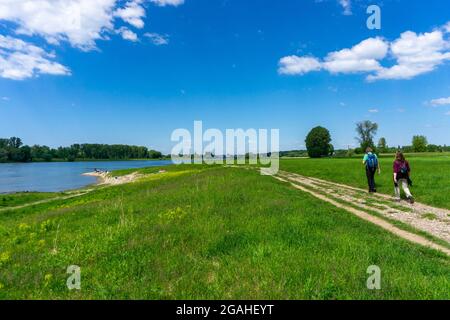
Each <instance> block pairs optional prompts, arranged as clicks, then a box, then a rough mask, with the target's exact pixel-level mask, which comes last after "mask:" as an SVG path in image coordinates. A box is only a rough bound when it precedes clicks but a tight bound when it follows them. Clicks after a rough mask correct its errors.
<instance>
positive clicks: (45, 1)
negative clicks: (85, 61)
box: [0, 0, 184, 80]
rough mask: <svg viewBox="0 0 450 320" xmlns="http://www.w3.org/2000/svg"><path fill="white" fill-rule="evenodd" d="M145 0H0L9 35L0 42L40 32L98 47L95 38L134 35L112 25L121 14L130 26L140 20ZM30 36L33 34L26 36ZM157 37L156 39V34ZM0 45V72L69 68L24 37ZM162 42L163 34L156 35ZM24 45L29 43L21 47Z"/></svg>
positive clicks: (56, 40) (51, 39)
mask: <svg viewBox="0 0 450 320" xmlns="http://www.w3.org/2000/svg"><path fill="white" fill-rule="evenodd" d="M146 1H148V0H127V1H126V2H125V1H123V0H0V22H2V21H6V22H9V24H7V25H5V26H6V27H7V28H8V32H9V34H11V36H9V37H7V38H5V37H3V38H2V45H3V46H5V45H6V43H7V42H8V43H12V42H14V41H20V40H19V38H17V37H22V38H24V37H30V38H29V39H30V40H29V41H35V40H36V39H35V37H36V36H38V37H42V38H44V39H45V40H46V41H47V43H48V44H50V45H53V46H56V45H59V44H60V43H61V42H68V43H70V45H71V46H72V47H75V48H78V49H81V50H83V51H89V50H95V49H97V41H98V40H108V39H110V37H109V35H111V34H120V35H121V36H122V38H123V39H125V40H129V41H138V40H139V39H138V35H137V34H136V33H135V32H134V31H132V30H130V28H126V27H120V28H119V27H118V26H116V25H117V23H118V22H119V21H120V20H123V21H124V22H125V23H127V24H129V25H130V27H134V28H137V29H142V28H143V27H144V25H145V23H144V18H145V17H146V10H145V8H144V4H145V2H146ZM151 2H152V3H154V4H156V5H158V6H166V5H172V6H178V5H180V4H183V3H184V0H151ZM32 36H33V38H31V37H32ZM155 41H158V40H155ZM15 43H16V47H13V48H8V50H6V48H3V49H2V50H1V51H0V59H1V60H0V61H1V64H0V68H1V70H0V72H1V73H0V77H4V78H10V79H17V80H19V79H26V78H28V77H32V76H35V75H37V74H40V73H41V74H42V73H47V74H70V71H69V69H68V68H66V67H64V66H62V65H61V64H58V63H56V62H53V61H51V60H52V59H54V58H55V57H54V55H53V54H50V53H47V52H45V50H43V49H40V48H39V47H38V46H36V45H33V44H31V43H26V42H23V43H25V45H23V46H22V47H21V46H20V45H18V43H19V42H15ZM159 43H160V44H165V43H164V40H159ZM24 46H28V47H26V48H25V47H24Z"/></svg>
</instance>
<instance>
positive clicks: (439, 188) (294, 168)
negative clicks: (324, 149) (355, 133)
mask: <svg viewBox="0 0 450 320" xmlns="http://www.w3.org/2000/svg"><path fill="white" fill-rule="evenodd" d="M408 161H409V162H410V165H411V169H412V175H411V178H412V180H413V187H412V188H411V192H412V193H413V195H414V197H415V198H416V200H417V201H419V202H423V203H426V204H429V205H432V206H436V207H442V208H447V209H450V197H449V194H450V155H448V154H446V153H444V154H434V155H429V156H424V155H419V156H410V157H408ZM380 164H381V171H382V172H381V175H378V174H377V175H376V177H375V179H376V183H377V190H378V192H381V193H385V194H390V195H393V193H394V185H393V173H392V165H393V158H391V157H389V158H386V157H381V158H380ZM280 168H281V170H285V171H290V172H294V173H299V174H302V175H305V176H310V177H316V178H321V179H325V180H330V181H334V182H338V183H343V184H347V185H350V186H354V187H359V188H367V179H366V175H365V169H364V166H363V165H362V157H361V159H354V158H351V159H345V158H343V159H282V160H281V164H280Z"/></svg>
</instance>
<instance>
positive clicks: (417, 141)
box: [412, 136, 428, 152]
mask: <svg viewBox="0 0 450 320" xmlns="http://www.w3.org/2000/svg"><path fill="white" fill-rule="evenodd" d="M427 146H428V141H427V138H426V137H425V136H414V137H413V139H412V147H413V149H414V152H426V151H427Z"/></svg>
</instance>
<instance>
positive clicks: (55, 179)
mask: <svg viewBox="0 0 450 320" xmlns="http://www.w3.org/2000/svg"><path fill="white" fill-rule="evenodd" d="M169 164H172V161H171V160H161V161H150V160H132V161H92V162H90V161H86V162H32V163H0V193H11V192H20V191H39V192H57V191H65V190H71V189H77V188H81V187H84V186H87V185H89V184H93V183H95V182H96V178H95V177H88V176H83V175H82V174H83V173H86V172H92V171H94V170H95V169H99V170H107V171H112V170H118V169H131V168H144V167H152V166H165V165H169Z"/></svg>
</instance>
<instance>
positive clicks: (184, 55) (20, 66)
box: [0, 0, 450, 152]
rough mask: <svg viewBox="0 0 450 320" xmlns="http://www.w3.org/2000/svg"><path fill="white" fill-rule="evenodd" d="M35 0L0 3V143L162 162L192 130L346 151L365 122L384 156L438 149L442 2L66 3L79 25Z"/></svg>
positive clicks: (445, 63)
mask: <svg viewBox="0 0 450 320" xmlns="http://www.w3.org/2000/svg"><path fill="white" fill-rule="evenodd" d="M45 1H47V2H49V3H50V7H51V6H52V5H53V6H54V7H53V9H52V10H49V9H46V10H47V11H45V10H44V9H41V8H34V9H33V10H35V11H34V12H30V11H26V10H22V9H21V8H18V6H16V7H15V8H13V9H11V8H8V7H7V6H8V4H2V3H1V2H0V35H1V38H0V97H1V99H0V136H1V137H9V136H19V137H21V138H22V139H23V140H24V142H25V143H27V144H30V145H31V144H46V145H50V146H54V147H56V146H59V145H70V144H72V143H75V142H77V143H85V142H98V143H111V144H112V143H124V144H138V145H145V146H149V147H152V148H156V149H159V150H162V151H164V152H169V151H170V150H171V148H172V146H173V143H172V142H171V141H170V135H171V133H172V131H173V130H175V129H177V128H187V129H191V130H192V127H193V121H194V120H202V121H203V125H204V127H205V128H219V129H223V130H224V129H226V128H245V129H246V128H267V129H270V128H279V129H280V137H281V143H280V144H281V149H282V150H289V149H301V148H304V137H305V136H306V134H307V133H308V131H309V130H310V129H311V128H312V127H314V126H316V125H322V126H325V127H327V128H328V129H329V130H330V131H331V134H332V138H333V144H334V145H335V148H346V147H347V146H349V145H350V146H354V145H355V144H356V141H355V139H354V137H355V130H354V127H355V123H356V122H357V121H361V120H366V119H369V120H372V121H376V122H377V123H379V126H380V129H379V133H378V136H377V138H379V137H382V136H383V137H386V139H387V141H388V144H389V145H392V146H396V145H405V144H409V143H410V141H411V138H412V136H413V135H415V134H424V135H426V136H427V137H428V140H429V142H430V143H435V144H447V145H449V144H450V98H449V97H450V72H449V71H450V61H449V60H450V53H449V52H450V40H449V38H450V28H449V27H450V24H448V25H447V23H448V22H449V21H450V3H449V2H448V1H442V0H431V1H403V0H398V1H389V0H385V1H370V3H369V2H367V1H363V0H360V1H356V0H353V1H348V0H347V1H342V0H341V1H339V0H322V1H318V0H302V1H299V0H292V1H291V0H284V1H273V0H272V1H269V0H259V1H250V0H220V1H219V0H217V1H216V0H185V1H184V2H183V1H182V0H153V1H151V0H149V1H145V0H130V1H129V2H126V1H115V0H97V1H92V0H89V1H90V2H89V4H86V3H87V2H85V1H86V0H76V1H75V2H77V1H79V2H80V4H81V6H80V8H81V9H80V10H79V11H78V12H77V14H78V15H76V17H77V19H78V18H79V20H77V19H75V23H80V26H82V28H81V29H77V28H76V27H73V26H70V25H69V26H68V24H70V23H72V22H71V20H70V17H72V15H70V14H69V16H68V17H69V18H67V19H66V18H65V17H64V14H67V12H66V11H58V10H63V9H62V8H63V7H64V6H62V5H63V4H64V2H66V1H71V0H45ZM25 2H26V1H25ZM96 3H97V4H98V6H96ZM369 4H378V5H379V6H380V8H381V14H382V27H381V30H369V29H368V28H367V27H366V20H367V17H368V15H367V14H366V8H367V6H368V5H369ZM127 8H128V9H127ZM75 9H76V7H75ZM125 9H127V10H125ZM120 10H122V11H120ZM75 11H76V10H75ZM38 19H42V21H35V20H38ZM67 21H69V22H67ZM406 31H410V33H406V34H404V33H405V32H406ZM402 34H403V35H402ZM367 39H372V40H369V41H366V42H363V41H364V40H367ZM361 42H363V43H362V45H360V46H357V47H356V48H354V46H356V45H358V44H360V43H361ZM352 48H354V49H353V50H352ZM417 48H419V49H420V50H418V51H417V50H416V51H417V52H411V50H413V51H414V50H415V49H417ZM343 49H348V50H346V51H341V50H343ZM333 53H334V54H333ZM18 57H19V58H18ZM286 57H290V58H289V60H286V59H285V60H283V58H286ZM293 57H294V58H293ZM362 66H363V67H362ZM283 67H284V69H283ZM363 69H364V70H363Z"/></svg>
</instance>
